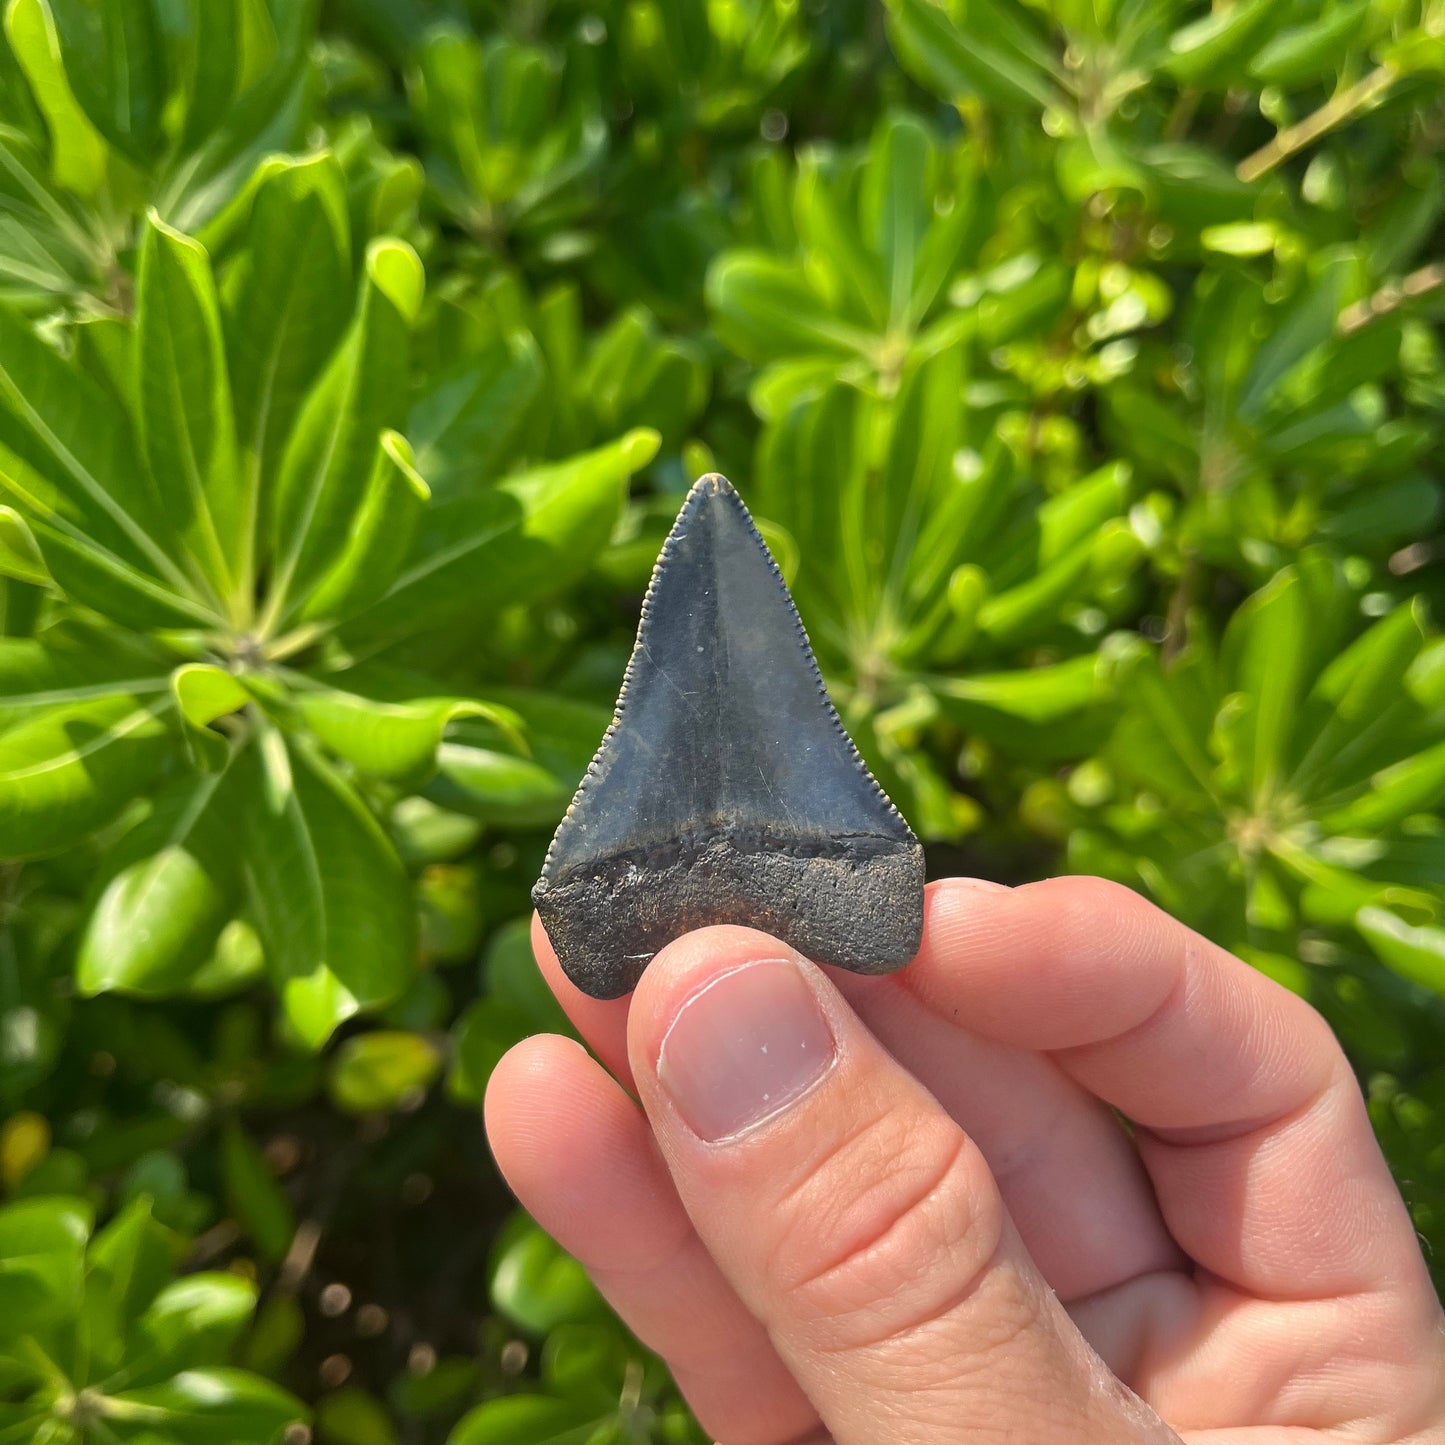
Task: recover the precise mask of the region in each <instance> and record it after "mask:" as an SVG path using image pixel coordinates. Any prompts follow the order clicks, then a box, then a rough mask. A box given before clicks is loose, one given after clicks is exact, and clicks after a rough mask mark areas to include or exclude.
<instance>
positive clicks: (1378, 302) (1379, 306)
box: [1337, 261, 1445, 336]
mask: <svg viewBox="0 0 1445 1445" xmlns="http://www.w3.org/2000/svg"><path fill="white" fill-rule="evenodd" d="M1441 286H1445V261H1432V262H1431V263H1430V265H1428V266H1421V267H1420V269H1419V270H1418V271H1411V272H1410V274H1409V275H1408V276H1406V277H1405V279H1404V280H1403V281H1386V282H1385V284H1384V285H1383V286H1381V287H1380V289H1379V290H1378V291H1375V292H1374V293H1372V294H1371V295H1369V296H1366V297H1365V299H1364V300H1363V301H1356V302H1355V304H1354V305H1353V306H1347V307H1346V308H1345V309H1344V310H1343V311H1342V312H1340V319H1339V323H1338V327H1337V329H1338V330H1339V333H1340V335H1341V336H1348V335H1350V333H1351V332H1354V331H1358V330H1359V329H1360V328H1361V327H1362V326H1368V325H1369V324H1370V322H1372V321H1374V320H1375V319H1376V317H1379V316H1386V315H1388V314H1389V313H1390V312H1391V311H1394V310H1396V309H1397V308H1398V307H1400V306H1403V305H1404V304H1405V303H1406V302H1407V301H1414V300H1415V299H1416V298H1417V297H1420V296H1427V295H1429V293H1430V292H1431V291H1437V290H1439V288H1440V287H1441Z"/></svg>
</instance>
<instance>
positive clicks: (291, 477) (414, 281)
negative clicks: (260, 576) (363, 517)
mask: <svg viewBox="0 0 1445 1445" xmlns="http://www.w3.org/2000/svg"><path fill="white" fill-rule="evenodd" d="M423 284H424V275H423V272H422V267H421V262H420V261H419V260H418V259H417V255H416V252H415V251H413V250H412V249H411V247H410V246H408V245H407V244H406V243H405V242H403V241H396V240H390V239H383V240H379V241H374V242H372V244H371V246H370V248H369V249H368V251H367V255H366V267H365V272H364V276H363V281H362V287H361V299H360V301H359V303H358V307H357V313H356V319H355V321H354V322H353V324H352V328H351V331H350V333H349V335H348V336H347V339H346V341H345V342H344V343H343V345H342V346H341V349H340V350H339V351H338V352H337V354H336V356H335V357H334V358H333V359H332V361H331V364H330V365H329V366H328V367H327V370H326V373H325V375H324V376H323V377H322V379H321V381H320V382H319V383H318V384H317V385H316V386H315V387H314V388H313V389H312V391H311V394H310V395H309V396H308V397H307V398H306V404H305V406H304V407H303V408H302V411H301V414H300V416H299V418H298V419H297V422H296V426H295V429H294V430H293V432H292V434H291V438H290V440H289V441H288V443H287V445H286V452H285V456H284V457H283V458H282V462H281V473H280V478H279V481H278V485H277V488H276V494H275V497H274V505H273V507H272V516H271V529H272V555H273V556H274V558H275V559H276V562H275V565H276V577H275V581H274V582H273V595H272V597H271V598H270V599H269V601H268V604H267V607H268V620H275V619H279V618H282V617H285V616H287V615H289V612H290V611H294V610H295V607H296V605H297V599H298V598H301V597H303V596H304V593H305V591H306V588H307V586H308V585H309V584H310V583H311V582H313V581H314V580H315V579H316V577H317V576H318V575H319V574H320V573H321V572H322V571H324V570H325V568H326V567H327V566H328V565H330V564H331V563H332V562H334V561H335V559H336V556H337V554H338V553H339V552H340V551H341V550H342V548H343V546H344V545H345V543H346V540H347V535H348V531H349V528H350V524H351V521H352V518H353V516H354V514H355V512H356V511H357V509H358V507H359V506H360V505H361V502H362V498H363V495H364V487H365V481H366V479H367V478H368V477H369V476H370V475H371V464H372V461H373V459H374V458H375V455H376V445H377V437H378V435H379V434H380V432H381V431H383V430H384V429H386V428H387V427H390V426H393V425H395V424H396V423H398V422H399V421H401V419H402V417H403V416H404V415H405V398H406V384H407V351H408V346H409V340H410V333H411V327H412V324H413V323H414V322H415V320H416V316H417V310H418V308H419V307H420V305H421V293H422V287H423Z"/></svg>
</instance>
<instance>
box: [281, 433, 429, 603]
mask: <svg viewBox="0 0 1445 1445" xmlns="http://www.w3.org/2000/svg"><path fill="white" fill-rule="evenodd" d="M430 500H431V489H430V488H429V487H428V486H427V484H426V482H425V481H424V480H423V479H422V477H421V474H420V473H419V472H418V471H417V469H416V466H415V465H414V460H413V457H412V452H411V447H410V446H409V445H408V443H407V440H406V438H405V437H403V436H402V435H401V434H400V433H399V432H394V431H384V432H382V434H381V438H380V440H379V441H378V443H377V448H376V458H375V460H374V461H373V463H372V468H371V476H370V478H369V480H368V481H367V483H366V489H365V491H364V492H363V493H362V496H361V502H360V505H359V506H358V507H357V509H356V514H355V516H354V518H353V519H352V523H351V529H350V532H349V534H348V536H347V539H346V541H345V543H344V544H343V546H342V548H341V552H340V555H339V556H338V557H337V558H336V561H335V562H334V563H332V565H331V567H330V568H329V569H328V570H327V571H326V572H324V573H323V574H322V575H321V577H320V578H319V579H318V580H317V582H316V585H315V587H314V588H313V589H312V590H311V593H310V595H309V596H308V597H307V598H306V601H305V604H304V605H303V606H302V608H301V610H300V613H299V616H300V618H301V620H302V621H303V622H308V621H314V620H319V619H322V618H345V617H349V616H351V615H352V614H353V613H356V612H359V611H361V610H362V609H363V608H364V607H367V606H369V605H370V604H371V603H373V602H375V601H376V600H377V599H378V598H380V597H382V596H383V595H385V593H386V590H387V588H388V587H390V586H391V584H392V582H393V581H394V580H395V578H396V574H397V573H398V572H399V571H400V570H401V565H402V562H403V561H404V560H405V558H406V555H407V552H408V550H409V549H410V547H411V543H412V538H413V536H414V535H415V533H416V529H417V526H418V524H419V523H420V521H421V518H422V516H423V514H424V513H425V512H426V508H427V503H428V502H429V501H430Z"/></svg>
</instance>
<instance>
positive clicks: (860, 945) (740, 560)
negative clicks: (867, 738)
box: [532, 475, 923, 998]
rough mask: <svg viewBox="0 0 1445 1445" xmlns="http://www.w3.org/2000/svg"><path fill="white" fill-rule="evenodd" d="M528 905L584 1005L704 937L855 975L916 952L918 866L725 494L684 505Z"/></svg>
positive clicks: (912, 843)
mask: <svg viewBox="0 0 1445 1445" xmlns="http://www.w3.org/2000/svg"><path fill="white" fill-rule="evenodd" d="M532 900H533V902H534V903H535V904H536V905H537V911H538V913H539V914H540V916H541V919H542V924H543V926H544V927H545V928H546V930H547V935H548V937H549V938H550V939H551V941H552V945H553V947H554V948H555V949H556V950H557V956H558V959H559V960H560V962H561V964H562V968H563V970H564V971H565V972H566V974H567V976H568V977H569V978H570V979H571V980H572V981H573V982H574V983H575V984H576V985H577V986H578V987H579V988H580V989H582V990H583V992H584V993H588V994H590V995H592V997H594V998H617V997H619V996H621V995H622V994H625V993H627V992H629V991H630V990H631V989H632V988H633V987H635V985H636V983H637V980H638V979H639V978H640V977H641V976H642V971H643V969H644V968H646V966H647V964H648V961H649V960H650V959H651V958H652V956H653V955H654V954H655V953H656V952H657V951H658V950H659V949H661V948H662V947H663V946H664V945H665V944H666V943H668V942H669V941H670V940H672V939H674V938H676V937H678V936H679V935H681V934H683V933H686V932H688V931H690V930H691V929H694V928H701V927H703V926H704V925H706V924H712V923H743V924H748V925H751V926H752V927H755V928H761V929H763V930H765V931H766V932H768V933H771V934H774V935H775V936H777V937H778V938H781V939H782V940H783V941H784V942H785V943H787V944H789V945H791V946H792V947H794V948H796V949H797V950H798V951H799V952H800V953H802V954H804V955H805V956H807V957H809V958H812V959H815V960H817V961H818V962H821V963H832V964H839V965H841V966H842V967H844V968H848V969H852V970H853V971H854V972H856V973H888V972H891V971H892V970H894V969H896V968H901V967H902V966H903V965H904V964H905V963H907V962H908V961H909V960H910V959H911V958H912V957H913V956H914V954H915V953H916V952H917V951H918V945H919V940H920V938H921V936H922V932H923V850H922V848H921V847H920V846H919V843H918V840H917V838H915V837H914V836H913V833H912V830H911V829H910V828H909V826H908V824H907V823H906V822H905V821H904V820H903V816H902V815H901V814H900V813H899V811H898V810H897V808H895V807H894V806H893V804H892V803H891V802H890V801H889V800H888V797H887V795H886V794H885V793H884V791H883V789H882V788H881V787H879V785H878V784H877V782H876V781H875V780H874V778H873V776H872V774H871V773H870V772H869V771H868V769H867V767H866V766H865V765H864V763H863V760H862V758H861V757H859V755H858V750H857V749H856V748H855V747H854V746H853V743H852V740H851V739H850V738H849V736H848V734H847V733H846V732H845V731H844V728H843V724H842V722H841V721H840V720H839V718H838V714H837V712H836V711H835V710H834V708H833V704H832V703H831V702H830V701H829V698H828V693H827V690H826V689H825V688H824V686H823V679H822V676H821V675H820V674H819V672H818V664H817V662H816V661H815V660H814V658H813V652H812V649H811V648H810V647H809V645H808V637H807V634H806V632H804V630H803V624H802V622H801V620H800V619H799V617H798V613H797V610H796V608H795V607H794V606H793V599H792V597H791V596H790V595H789V593H788V589H787V585H786V583H784V581H783V577H782V573H781V572H780V571H779V570H778V565H777V563H776V562H775V561H774V560H773V557H772V554H771V553H770V552H769V551H768V548H767V544H766V543H765V542H764V541H763V539H762V537H761V536H760V535H759V533H758V530H757V528H756V527H755V526H754V525H753V521H752V518H751V517H750V516H749V515H748V510H747V508H746V507H745V506H744V505H743V503H742V499H741V498H740V497H739V496H738V494H737V492H736V491H734V490H733V487H732V484H731V483H730V482H728V480H727V479H726V478H725V477H721V476H717V475H711V476H706V477H703V478H702V479H701V480H700V481H699V482H698V483H697V484H696V485H695V486H694V487H693V489H692V491H691V492H690V493H689V494H688V497H687V500H686V501H685V502H684V503H683V506H682V511H681V512H680V513H679V514H678V518H677V521H676V523H675V524H674V525H673V528H672V531H671V533H670V534H669V535H668V538H667V541H666V542H665V543H664V544H663V548H662V553H661V555H660V556H659V557H658V560H657V566H656V568H655V569H654V570H653V574H652V582H651V584H650V586H649V587H648V591H647V597H646V600H645V601H644V602H643V605H642V620H641V624H640V625H639V627H638V630H637V643H636V645H635V647H634V649H633V652H632V659H631V661H630V662H629V663H628V667H627V673H626V677H625V678H624V681H623V684H622V692H621V695H620V696H619V697H618V700H617V712H616V715H615V717H614V718H613V721H612V725H611V726H610V727H609V728H608V729H607V732H606V734H605V736H604V737H603V740H602V745H601V747H600V748H599V749H598V752H597V756H596V757H595V758H594V759H593V761H592V764H591V766H590V767H589V768H588V770H587V775H586V776H585V777H584V778H583V780H582V785H581V787H580V788H579V789H578V790H577V796H576V797H575V798H574V799H573V801H572V805H571V807H570V808H569V809H568V810H567V816H566V817H565V818H564V819H563V820H562V823H561V825H560V826H559V827H558V829H557V833H556V836H555V837H554V838H553V839H552V846H551V848H550V849H549V850H548V853H547V860H546V863H545V865H544V866H543V869H542V876H541V878H540V879H539V880H538V881H537V884H536V886H535V887H534V888H533V890H532Z"/></svg>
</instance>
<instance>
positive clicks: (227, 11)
mask: <svg viewBox="0 0 1445 1445" xmlns="http://www.w3.org/2000/svg"><path fill="white" fill-rule="evenodd" d="M244 3H245V0H208V3H206V4H201V5H194V6H192V7H190V14H189V16H188V19H189V20H190V22H191V25H192V26H193V27H194V28H193V30H192V31H191V33H190V34H189V35H188V36H187V37H186V39H187V42H188V43H187V44H186V45H185V46H184V47H178V50H179V52H180V53H179V55H178V59H179V62H180V63H179V65H178V67H177V68H178V69H179V71H180V73H181V76H180V78H181V89H182V91H183V93H184V95H185V97H186V125H185V131H184V133H183V135H182V138H181V148H182V150H184V151H190V150H193V149H195V147H196V146H197V145H198V144H199V143H200V142H201V141H203V140H204V139H205V138H206V137H207V136H208V135H210V134H211V132H212V131H214V130H215V129H216V128H217V126H218V125H219V124H220V123H221V119H222V117H223V116H224V115H225V114H226V111H227V110H228V109H229V108H230V106H231V103H232V101H234V100H235V98H236V89H237V86H238V85H239V84H240V83H241V82H242V74H241V69H242V65H243V62H244V58H245V55H244V51H245V39H244V24H245V22H244V18H243V17H244V10H243V6H244Z"/></svg>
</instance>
